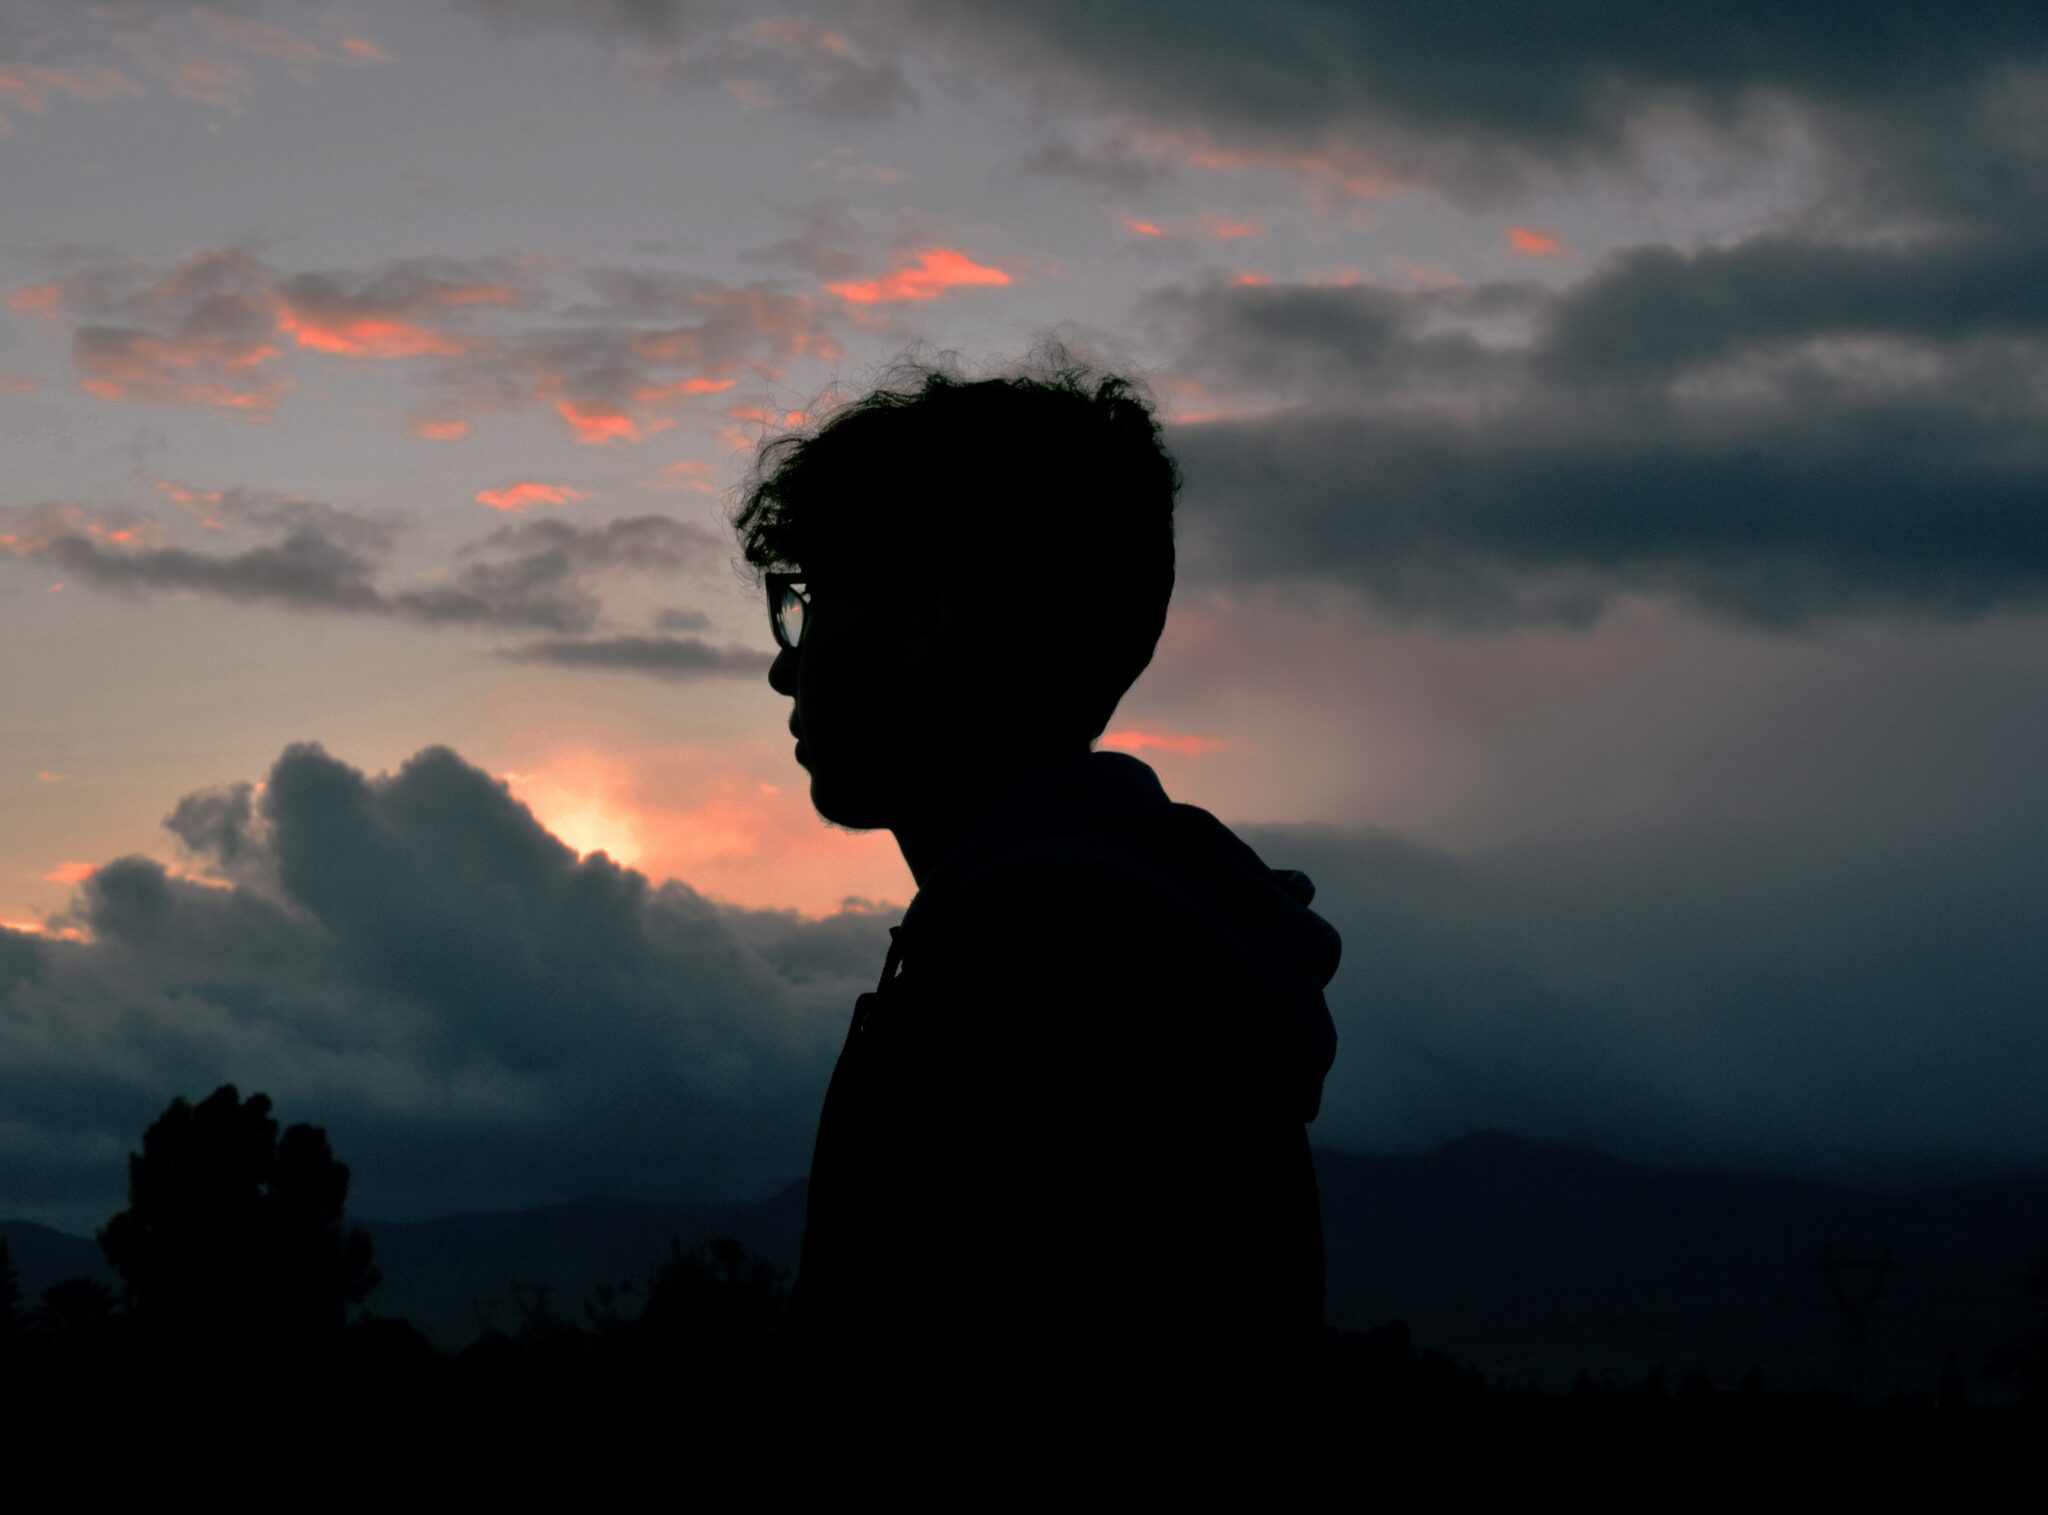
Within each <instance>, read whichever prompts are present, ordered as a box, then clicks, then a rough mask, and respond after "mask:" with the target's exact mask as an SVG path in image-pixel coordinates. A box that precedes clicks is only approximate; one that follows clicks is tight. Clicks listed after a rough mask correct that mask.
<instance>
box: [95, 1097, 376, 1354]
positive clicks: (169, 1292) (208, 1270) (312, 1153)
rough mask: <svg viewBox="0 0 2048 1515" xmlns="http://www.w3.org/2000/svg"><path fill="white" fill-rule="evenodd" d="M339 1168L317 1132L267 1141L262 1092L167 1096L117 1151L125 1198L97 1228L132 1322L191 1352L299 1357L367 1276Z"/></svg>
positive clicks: (327, 1338) (315, 1347)
mask: <svg viewBox="0 0 2048 1515" xmlns="http://www.w3.org/2000/svg"><path fill="white" fill-rule="evenodd" d="M347 1196H348V1166H347V1164H345V1163H340V1162H337V1161H335V1159H334V1156H333V1154H332V1153H331V1152H330V1151H329V1149H328V1145H327V1133H326V1132H324V1131H322V1130H321V1129H320V1128H319V1127H317V1126H309V1125H303V1124H302V1125H295V1126H292V1127H290V1128H289V1129H287V1130H286V1131H285V1133H284V1136H283V1139H282V1140H280V1139H279V1137H278V1130H277V1122H276V1121H275V1120H273V1119H272V1118H271V1116H270V1100H269V1099H268V1098H267V1097H265V1096H264V1095H261V1094H252V1095H250V1096H249V1098H248V1100H247V1101H246V1102H244V1101H243V1100H242V1099H241V1098H240V1096H239V1095H238V1094H237V1093H236V1091H235V1087H234V1085H232V1084H223V1085H222V1086H221V1087H220V1088H219V1089H216V1090H215V1091H214V1092H213V1093H212V1094H211V1095H209V1096H208V1097H207V1098H206V1099H204V1100H202V1101H200V1102H199V1103H198V1104H197V1105H192V1104H188V1103H187V1102H186V1101H185V1100H184V1099H182V1098H179V1099H174V1100H172V1101H171V1106H170V1108H169V1109H168V1110H166V1111H165V1112H164V1113H163V1115H162V1116H160V1117H159V1118H158V1119H157V1121H156V1123H155V1124H154V1125H152V1126H151V1127H150V1128H149V1130H148V1131H146V1132H145V1133H144V1134H143V1138H142V1151H141V1152H139V1153H136V1154H133V1155H131V1156H130V1157H129V1159H128V1208H127V1209H126V1210H123V1211H122V1212H121V1213H120V1214H118V1215H116V1216H115V1217H114V1218H113V1219H112V1220H110V1221H109V1222H108V1223H107V1224H106V1225H105V1226H104V1227H103V1228H101V1230H100V1233H99V1241H100V1246H101V1248H102V1250H104V1251H105V1253H106V1254H107V1260H108V1261H109V1262H110V1263H112V1264H113V1266H114V1268H115V1270H116V1271H117V1272H119V1273H120V1275H121V1279H122V1282H123V1284H124V1286H125V1288H126V1292H127V1296H128V1299H129V1302H130V1305H131V1307H132V1309H133V1310H134V1313H135V1319H136V1324H137V1326H138V1327H140V1328H141V1330H142V1331H143V1332H144V1333H145V1335H146V1336H147V1337H148V1338H149V1339H151V1340H153V1341H155V1342H157V1343H158V1344H160V1345H163V1346H166V1347H169V1348H171V1349H173V1350H176V1351H179V1352H186V1353H191V1354H194V1355H196V1356H199V1357H202V1358H218V1359H225V1360H231V1361H238V1362H248V1361H266V1362H273V1363H291V1362H303V1361H304V1360H306V1359H307V1358H308V1357H309V1356H310V1355H314V1354H317V1353H319V1352H321V1351H322V1350H324V1349H326V1348H328V1347H331V1346H332V1345H333V1344H334V1343H335V1341H336V1340H338V1338H339V1336H340V1333H341V1330H342V1328H343V1326H344V1325H345V1324H346V1320H347V1312H348V1307H349V1306H350V1305H352V1304H355V1303H357V1302H358V1301H360V1300H362V1299H363V1298H364V1297H365V1296H367V1295H368V1294H369V1293H370V1291H371V1290H372V1289H374V1288H375V1287H376V1286H377V1280H378V1275H377V1270H376V1269H375V1268H374V1267H372V1266H371V1262H370V1238H369V1237H368V1235H367V1234H365V1233H364V1232H363V1231H362V1229H361V1228H359V1227H353V1228H352V1227H345V1226H344V1224H343V1221H342V1206H343V1203H344V1201H345V1200H346V1198H347Z"/></svg>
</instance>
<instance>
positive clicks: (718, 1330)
mask: <svg viewBox="0 0 2048 1515" xmlns="http://www.w3.org/2000/svg"><path fill="white" fill-rule="evenodd" d="M129 1179H130V1183H129V1196H130V1202H129V1206H128V1208H127V1209H126V1210H124V1211H123V1212H121V1214H119V1215H117V1216H115V1217H114V1218H113V1219H112V1220H111V1221H109V1223H108V1224H107V1226H106V1227H104V1228H103V1229H102V1230H101V1232H100V1242H101V1246H102V1248H103V1249H104V1250H105V1252H106V1254H107V1257H108V1259H109V1262H110V1263H111V1264H112V1265H113V1267H114V1268H115V1270H116V1272H117V1273H118V1274H119V1276H120V1278H121V1282H122V1287H121V1289H120V1290H119V1291H116V1290H113V1289H111V1288H109V1287H108V1286H107V1285H105V1284H104V1283H101V1282H99V1281H98V1280H93V1279H73V1280H68V1281H65V1282H62V1283H59V1284H56V1285H53V1286H51V1287H50V1288H47V1289H45V1290H43V1291H41V1294H40V1296H39V1297H38V1298H36V1299H34V1300H28V1299H24V1298H23V1297H22V1292H21V1289H20V1287H19V1282H18V1279H17V1277H16V1274H15V1270H14V1268H13V1264H12V1260H11V1259H10V1258H9V1257H8V1256H7V1253H6V1248H5V1244H4V1242H0V1502H6V1503H8V1504H9V1505H10V1507H18V1508H24V1509H28V1508H39V1507H42V1503H39V1502H38V1501H37V1500H36V1499H30V1500H27V1501H21V1500H20V1496H22V1495H24V1494H30V1495H39V1496H41V1497H42V1502H43V1503H54V1502H56V1501H57V1500H59V1499H61V1500H62V1501H63V1502H65V1503H67V1504H72V1505H76V1506H78V1507H82V1508H95V1509H120V1508H128V1507H133V1508H138V1509H140V1508H144V1507H147V1508H149V1509H150V1510H152V1511H158V1510H166V1509H180V1508H192V1509H198V1508H206V1509H210V1510H235V1509H256V1508H259V1507H261V1508H266V1509H292V1510H303V1511H320V1510H328V1509H332V1510H337V1511H339V1510H343V1509H348V1510H359V1509H363V1508H368V1507H373V1506H374V1507H375V1508H378V1509H380V1510H405V1509H421V1510H425V1509H428V1508H436V1509H440V1508H446V1507H448V1506H449V1504H450V1502H451V1501H452V1502H454V1503H455V1505H456V1507H463V1506H466V1505H470V1504H473V1503H475V1502H477V1501H480V1500H482V1499H485V1498H490V1499H522V1500H530V1499H533V1498H536V1497H543V1496H545V1497H560V1498H577V1499H579V1500H581V1501H582V1502H584V1503H589V1502H591V1501H592V1500H593V1499H596V1500H611V1499H619V1500H623V1499H625V1498H627V1497H629V1496H628V1492H627V1491H628V1490H629V1489H633V1488H638V1487H651V1488H654V1489H659V1490H664V1491H667V1495H666V1496H665V1497H677V1498H681V1497H684V1496H687V1497H689V1498H692V1499H696V1500H705V1499H711V1500H717V1501H719V1502H721V1503H724V1502H732V1503H759V1502H760V1499H761V1497H762V1495H763V1491H764V1490H771V1489H772V1488H773V1487H774V1485H775V1483H776V1481H777V1478H778V1476H779V1473H780V1472H781V1471H782V1470H783V1469H784V1468H785V1467H786V1466H787V1464H788V1463H789V1462H790V1460H791V1459H798V1458H802V1457H803V1456H804V1455H805V1452H806V1449H804V1448H802V1447H799V1446H791V1445H789V1444H788V1443H787V1440H786V1437H785V1435H784V1432H785V1427H786V1425H787V1417H786V1415H785V1414H784V1413H783V1406H784V1404H785V1402H786V1399H785V1396H786V1392H787V1385H786V1382H785V1380H784V1378H783V1376H782V1370H781V1367H780V1356H779V1339H778V1330H779V1325H780V1320H781V1314H782V1308H783V1303H784V1300H785V1298H786V1288H785V1284H786V1280H785V1279H784V1278H783V1277H782V1276H781V1275H780V1274H779V1273H778V1272H777V1271H776V1270H775V1269H774V1268H773V1267H771V1266H770V1265H769V1264H768V1263H767V1262H765V1261H764V1260H763V1259H761V1258H759V1257H756V1256H754V1255H752V1254H750V1253H749V1252H748V1251H747V1250H746V1249H745V1248H744V1247H742V1246H741V1245H740V1244H739V1243H738V1242H736V1241H731V1240H725V1241H717V1242H713V1243H710V1244H708V1245H706V1246H704V1247H699V1248H695V1249H686V1248H684V1247H682V1246H681V1245H680V1244H679V1243H675V1242H672V1243H671V1244H670V1246H669V1248H668V1250H667V1252H666V1254H665V1255H662V1256H659V1257H656V1258H653V1259H650V1261H649V1265H648V1267H647V1270H646V1272H645V1274H644V1275H643V1276H642V1277H640V1278H637V1279H622V1280H620V1281H618V1282H617V1283H616V1284H614V1285H610V1286H606V1287H603V1288H600V1289H598V1290H596V1291H594V1292H593V1293H592V1294H591V1295H590V1296H589V1297H587V1298H584V1299H580V1300H573V1301H566V1300H559V1299H556V1298H555V1297H554V1296H553V1294H552V1291H551V1289H550V1288H549V1286H548V1284H547V1283H546V1282H545V1281H531V1282H527V1281H518V1282H512V1281H508V1283H509V1285H510V1293H511V1302H512V1307H513V1308H512V1311H511V1314H510V1316H509V1318H506V1319H504V1320H503V1322H502V1324H501V1323H498V1322H495V1321H494V1322H491V1323H489V1324H486V1325H484V1326H483V1328H482V1329H480V1330H479V1333H478V1335H477V1337H476V1339H475V1340H473V1341H472V1342H470V1343H469V1344H468V1345H467V1346H465V1347H463V1348H461V1349H460V1350H457V1351H439V1350H436V1349H435V1348H434V1347H433V1346H432V1345H430V1344H429V1342H428V1341H427V1340H426V1338H425V1337H424V1336H423V1335H421V1333H420V1332H418V1331H417V1330H415V1329H414V1328H413V1327H412V1326H411V1325H410V1324H408V1323H407V1322H405V1321H403V1320H398V1319H392V1318H389V1317H383V1316H379V1315H377V1314H376V1313H375V1312H374V1308H373V1305H372V1303H371V1302H372V1301H373V1300H374V1295H375V1290H376V1287H377V1284H378V1282H379V1279H378V1274H377V1269H376V1265H375V1260H374V1258H373V1257H372V1256H371V1248H370V1245H369V1242H368V1239H367V1238H366V1237H365V1236H364V1234H363V1233H362V1232H361V1231H360V1230H359V1229H357V1228H354V1227H351V1226H349V1225H348V1224H347V1221H346V1219H345V1216H344V1208H345V1201H346V1195H347V1188H348V1169H347V1167H346V1166H345V1165H344V1164H342V1163H340V1162H339V1161H337V1160H336V1159H335V1158H334V1156H333V1154H332V1153H331V1152H330V1151H329V1149H328V1144H327V1140H326V1137H325V1134H324V1133H322V1132H321V1131H319V1130H318V1129H317V1128H314V1127H309V1126H294V1127H291V1128H290V1129H288V1130H285V1131H283V1132H282V1133H280V1132H279V1130H278V1127H277V1123H276V1121H275V1120H273V1119H272V1118H271V1115H270V1103H269V1101H268V1100H267V1099H265V1098H264V1097H263V1096H261V1095H253V1096H251V1097H250V1098H249V1099H247V1100H243V1099H241V1098H240V1097H239V1095H238V1094H237V1092H236V1091H235V1090H234V1089H233V1088H232V1087H226V1088H223V1089H220V1090H218V1091H216V1092H215V1093H214V1094H213V1095H212V1096H210V1097H209V1098H208V1099H206V1100H204V1101H201V1102H200V1103H198V1104H196V1105H189V1104H187V1103H186V1102H185V1101H183V1100H178V1101H174V1102H173V1103H172V1105H171V1107H170V1109H169V1110H168V1111H166V1113H165V1115H164V1116H163V1117H162V1118H161V1119H160V1120H158V1121H157V1122H156V1123H155V1124H154V1125H152V1126H151V1128H150V1129H149V1131H148V1132H147V1133H145V1135H144V1140H143V1149H142V1151H141V1152H140V1153H137V1154H136V1155H135V1156H133V1157H132V1158H131V1159H130V1172H129ZM935 1261H936V1260H932V1259H922V1260H921V1259H915V1258H907V1259H905V1265H906V1266H911V1267H915V1266H920V1265H932V1264H933V1263H934V1262H935ZM2031 1293H2032V1299H2033V1301H2034V1303H2035V1305H2036V1306H2037V1311H2036V1317H2035V1318H2034V1319H2033V1320H2032V1321H2031V1322H2029V1323H2028V1324H2026V1325H2025V1326H2024V1327H2023V1328H2022V1329H2021V1330H2020V1331H2019V1332H2018V1333H2017V1334H2016V1336H2015V1339H2014V1343H2013V1346H2012V1349H2011V1350H2010V1351H2009V1352H2008V1353H2007V1354H2005V1356H2004V1357H2003V1358H2002V1360H2001V1361H2000V1362H1999V1364H1998V1365H1997V1368H1996V1371H1997V1372H1998V1373H1999V1374H2001V1375H2002V1376H2004V1377H2005V1378H2006V1379H2007V1380H2009V1382H2010V1384H2011V1386H2013V1387H2017V1389H2018V1390H2019V1391H2020V1393H2019V1396H2018V1397H2017V1398H2014V1397H2013V1396H2012V1395H2011V1394H2010V1393H2009V1392H2008V1393H2006V1394H2005V1395H2003V1396H2002V1397H2001V1398H1999V1399H1998V1400H1997V1401H1996V1402H1991V1401H1980V1399H1979V1397H1978V1394H1977V1392H1975V1391H1978V1390H1980V1389H1981V1388H1982V1387H1983V1386H1981V1385H1972V1384H1967V1383H1965V1382H1964V1380H1963V1377H1962V1375H1961V1373H1960V1371H1959V1370H1958V1369H1957V1367H1956V1364H1955V1362H1954V1360H1953V1358H1951V1359H1950V1361H1949V1362H1948V1363H1946V1364H1930V1365H1929V1381H1928V1385H1927V1389H1926V1391H1925V1392H1924V1393H1921V1394H1917V1395H1901V1396H1895V1397H1894V1398H1892V1399H1889V1400H1883V1401H1861V1400H1852V1399H1849V1398H1847V1397H1845V1396H1841V1395H1837V1394H1831V1393H1819V1392H1806V1391H1800V1392H1781V1391H1778V1390H1775V1389H1773V1387H1772V1386H1771V1385H1770V1384H1769V1383H1768V1382H1767V1381H1766V1380H1765V1379H1764V1376H1763V1375H1762V1373H1761V1372H1755V1371H1753V1372H1751V1373H1750V1374H1748V1375H1747V1376H1745V1377H1744V1378H1743V1379H1742V1380H1741V1381H1740V1382H1739V1383H1734V1384H1717V1383H1715V1382H1713V1381H1712V1380H1711V1379H1709V1378H1708V1376H1707V1375H1706V1374H1705V1373H1704V1372H1702V1371H1700V1370H1699V1369H1697V1368H1691V1369H1688V1370H1685V1371H1683V1372H1679V1373H1676V1374H1673V1375H1669V1376H1667V1375H1666V1373H1665V1372H1664V1371H1663V1370H1661V1369H1660V1370H1658V1371H1656V1372H1653V1373H1651V1374H1650V1375H1648V1376H1647V1377H1645V1378H1643V1379H1640V1380H1638V1381H1635V1382H1632V1383H1612V1382H1601V1381H1596V1380H1594V1379H1592V1378H1590V1377H1588V1376H1585V1375H1581V1377H1580V1380H1579V1382H1578V1383H1577V1384H1575V1385H1574V1386H1573V1387H1571V1388H1570V1389H1569V1390H1568V1391H1565V1392H1561V1393H1557V1392H1548V1393H1546V1392H1542V1391H1539V1390H1537V1389H1535V1388H1533V1387H1529V1386H1525V1385H1512V1384H1508V1383H1505V1382H1502V1381H1500V1380H1498V1379H1493V1378H1489V1377H1487V1376H1486V1375H1484V1374H1482V1373H1480V1372H1478V1371H1476V1370H1474V1369H1472V1368H1470V1367H1466V1366H1462V1365H1460V1364H1458V1363H1455V1362H1453V1361H1452V1360H1451V1359H1449V1358H1448V1357H1446V1356H1445V1355H1444V1354H1442V1353H1440V1352H1435V1351H1430V1350H1422V1349H1418V1347H1417V1346H1416V1345H1415V1344H1414V1343H1413V1342H1412V1341H1411V1340H1410V1339H1409V1333H1408V1330H1407V1328H1406V1326H1404V1325H1402V1324H1400V1323H1398V1322H1396V1323H1394V1324H1392V1325H1389V1326H1385V1327H1382V1328H1380V1329H1378V1330H1375V1331H1371V1332H1367V1333H1362V1334H1361V1333H1353V1332H1334V1331H1333V1332H1331V1333H1330V1334H1329V1335H1328V1337H1327V1339H1326V1352H1325V1354H1324V1359H1323V1362H1322V1365H1321V1372H1322V1383H1321V1385H1320V1389H1321V1392H1320V1394H1319V1396H1318V1397H1317V1404H1318V1406H1319V1408H1318V1410H1317V1412H1316V1413H1317V1416H1318V1423H1317V1425H1316V1427H1315V1431H1316V1433H1317V1440H1318V1442H1319V1444H1320V1446H1321V1447H1322V1449H1323V1451H1322V1457H1323V1470H1322V1477H1321V1483H1322V1486H1323V1489H1324V1504H1323V1507H1324V1508H1326V1509H1332V1510H1341V1509H1352V1508H1366V1507H1372V1508H1378V1509H1385V1508H1390V1507H1391V1508H1397V1509H1398V1508H1403V1507H1408V1508H1425V1507H1435V1506H1443V1505H1453V1506H1464V1505H1479V1506H1483V1507H1488V1508H1494V1507H1501V1506H1515V1505H1521V1506H1534V1505H1542V1504H1559V1503H1563V1504H1570V1505H1574V1506H1579V1505H1586V1504H1596V1503H1615V1504H1622V1503H1627V1504H1634V1505H1638V1506H1645V1507H1671V1506H1683V1505H1686V1504H1690V1503H1694V1502H1699V1503H1707V1502H1712V1503H1715V1504H1726V1503H1730V1502H1732V1501H1736V1500H1742V1501H1768V1502H1770V1503H1772V1504H1776V1503H1780V1502H1782V1501H1784V1500H1787V1499H1795V1498H1796V1499H1811V1500H1814V1501H1817V1502H1828V1503H1839V1502H1842V1501H1843V1500H1845V1499H1848V1498H1871V1499H1875V1498H1879V1497H1883V1498H1886V1499H1897V1498H1917V1499H1926V1500H1940V1501H1943V1502H1946V1503H1956V1502H1958V1501H1963V1502H1968V1501H1970V1500H1971V1499H1972V1498H1973V1497H1975V1496H1977V1495H1979V1494H1980V1493H1981V1495H1982V1496H1983V1497H1989V1495H1990V1493H1991V1492H1992V1491H1994V1490H1998V1489H2001V1488H2024V1487H2030V1486H2033V1485H2034V1484H2036V1483H2038V1482H2039V1480H2040V1471H2039V1461H2038V1452H2037V1449H2038V1447H2039V1445H2040V1444H2041V1436H2042V1433H2043V1432H2044V1431H2048V1270H2044V1271H2043V1272H2042V1273H2040V1274H2037V1275H2036V1277H2035V1278H2034V1280H2033V1281H2032V1291H2031ZM918 1455H919V1444H918V1440H917V1434H916V1428H915V1427H914V1426H906V1427H905V1428H904V1443H903V1456H904V1457H905V1458H916V1457H917V1456H918ZM2015 1480H2017V1483H2015ZM996 1492H998V1491H995V1490H979V1491H977V1490H962V1500H961V1505H962V1508H972V1507H974V1505H975V1504H976V1503H977V1500H979V1501H980V1502H984V1503H985V1502H987V1500H988V1498H989V1497H990V1496H992V1495H993V1494H994V1493H996Z"/></svg>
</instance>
